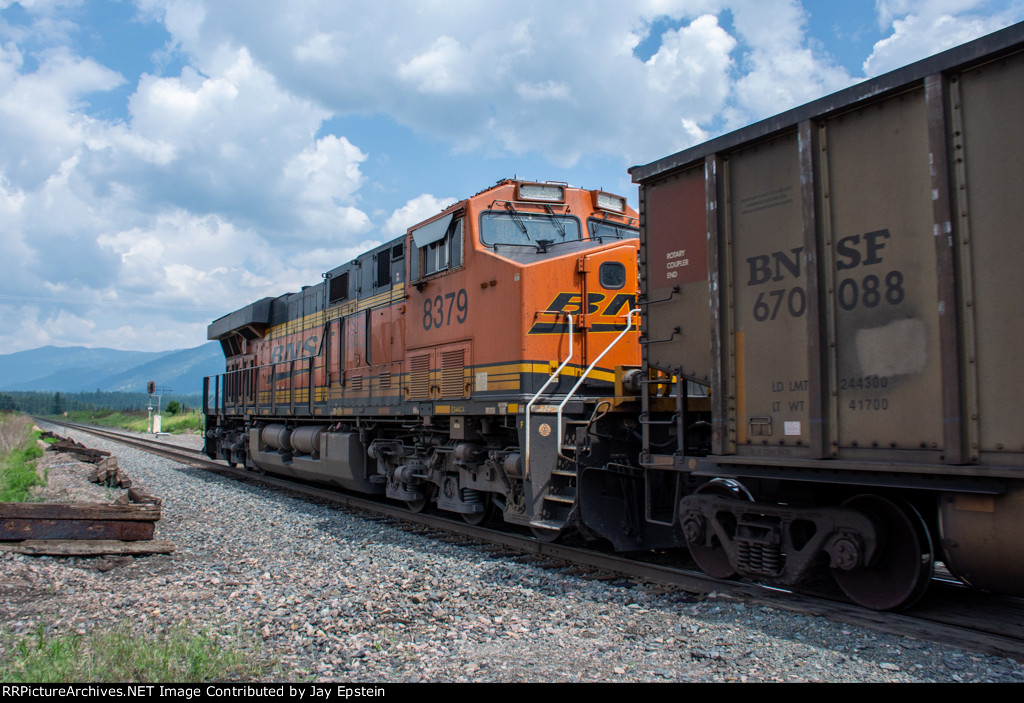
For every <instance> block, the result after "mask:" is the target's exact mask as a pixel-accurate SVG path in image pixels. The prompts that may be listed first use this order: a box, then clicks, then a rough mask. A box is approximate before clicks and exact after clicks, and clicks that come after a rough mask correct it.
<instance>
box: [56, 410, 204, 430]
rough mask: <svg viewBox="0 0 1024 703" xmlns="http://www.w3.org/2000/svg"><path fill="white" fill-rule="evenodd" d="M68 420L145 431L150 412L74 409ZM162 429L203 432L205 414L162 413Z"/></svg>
mask: <svg viewBox="0 0 1024 703" xmlns="http://www.w3.org/2000/svg"><path fill="white" fill-rule="evenodd" d="M63 419H64V416H63V415H62V416H60V417H55V418H53V421H54V422H55V423H57V424H60V422H61V421H62V420H63ZM68 422H81V423H83V424H88V425H101V426H103V427H120V428H123V429H126V430H132V431H133V432H145V431H146V430H147V423H148V422H149V413H148V411H146V410H141V411H138V410H136V411H122V410H74V411H72V412H69V413H68ZM160 431H161V432H170V433H171V434H183V433H185V432H202V431H203V416H202V414H201V413H199V411H198V410H191V411H189V412H187V413H184V412H183V413H180V414H178V415H166V414H165V415H161V417H160Z"/></svg>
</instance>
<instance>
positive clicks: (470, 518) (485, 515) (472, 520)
mask: <svg viewBox="0 0 1024 703" xmlns="http://www.w3.org/2000/svg"><path fill="white" fill-rule="evenodd" d="M492 505H493V503H491V499H490V497H489V496H488V498H487V499H486V500H485V501H484V509H483V512H479V513H461V515H462V519H463V521H464V522H466V524H469V525H473V526H474V527H476V526H477V525H482V524H484V523H485V522H487V521H488V520H490V519H491V513H493V512H494V510H493V509H492V507H491V506H492Z"/></svg>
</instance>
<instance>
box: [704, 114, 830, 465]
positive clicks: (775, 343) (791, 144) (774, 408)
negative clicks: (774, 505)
mask: <svg viewBox="0 0 1024 703" xmlns="http://www.w3.org/2000/svg"><path fill="white" fill-rule="evenodd" d="M722 165H723V171H724V178H723V182H724V188H723V190H724V193H722V194H721V197H720V199H719V202H720V203H722V207H723V208H724V213H723V214H724V215H725V224H724V228H723V236H724V238H725V241H726V242H727V244H726V246H725V250H726V251H727V252H728V254H727V266H728V268H729V271H730V274H729V275H728V277H727V280H728V281H730V282H731V284H730V285H728V286H727V288H726V290H725V291H724V292H725V295H726V299H727V300H730V301H731V302H730V304H729V305H728V306H727V308H728V310H729V313H728V314H727V316H726V317H727V320H729V324H730V329H731V334H730V335H729V337H728V341H727V342H726V344H725V345H724V346H725V348H726V349H727V350H728V351H729V353H730V357H731V358H732V360H733V363H732V364H731V365H730V370H731V377H730V378H729V379H728V381H727V383H728V386H729V387H730V388H731V389H733V391H734V393H731V394H730V395H733V396H734V397H735V405H734V406H733V407H734V409H733V410H732V413H734V414H735V418H736V420H735V423H730V426H729V430H730V432H734V433H735V441H736V442H737V443H738V444H739V445H740V446H744V445H754V446H758V447H759V446H762V445H771V446H773V447H787V448H794V449H795V448H806V447H807V446H808V444H809V441H810V432H809V430H810V416H809V412H810V403H809V394H808V387H809V384H808V367H807V348H808V297H807V285H806V282H805V274H806V269H807V252H806V246H805V243H804V234H803V220H802V209H801V200H800V192H801V190H800V164H799V158H798V149H797V135H796V133H795V132H792V133H789V134H785V135H783V136H780V137H778V138H776V139H773V140H771V141H770V142H765V143H761V144H758V145H755V146H752V147H749V148H747V149H743V150H740V151H737V152H735V153H732V154H730V155H728V157H725V158H723V159H722ZM723 201H724V202H723ZM812 261H813V259H812ZM730 347H731V348H730ZM800 451H802V449H801V450H800Z"/></svg>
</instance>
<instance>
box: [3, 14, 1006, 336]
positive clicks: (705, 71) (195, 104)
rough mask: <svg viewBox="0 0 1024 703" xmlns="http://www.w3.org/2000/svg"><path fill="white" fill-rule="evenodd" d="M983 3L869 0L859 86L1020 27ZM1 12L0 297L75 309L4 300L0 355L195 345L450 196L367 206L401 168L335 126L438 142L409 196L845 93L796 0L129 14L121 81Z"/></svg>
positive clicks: (653, 147) (611, 152)
mask: <svg viewBox="0 0 1024 703" xmlns="http://www.w3.org/2000/svg"><path fill="white" fill-rule="evenodd" d="M3 2H4V0H0V9H3V8H5V7H9V3H8V4H6V5H5V4H3ZM1002 3H1003V4H1001V5H1000V4H998V3H997V9H996V10H992V9H990V7H989V5H988V4H986V3H983V2H981V1H980V0H928V1H926V0H879V2H878V3H877V12H878V18H879V22H880V26H882V27H883V30H884V31H885V32H886V33H887V36H886V37H885V38H884V39H882V40H881V41H879V42H878V43H877V44H876V45H875V47H874V51H873V53H872V55H871V56H870V57H868V58H867V60H866V61H865V64H864V70H865V71H866V72H868V73H872V74H873V73H877V72H880V71H883V70H888V68H893V67H895V66H896V65H901V64H903V63H906V62H907V61H910V60H913V59H916V58H920V57H921V56H923V55H925V54H930V53H933V52H934V51H936V50H937V49H941V48H945V47H946V46H950V45H952V44H955V43H959V42H961V41H964V40H967V39H971V38H974V37H975V36H977V35H979V34H982V33H984V32H987V31H991V30H993V29H996V28H998V27H999V26H1004V25H1005V24H1007V23H1009V22H1012V21H1016V20H1018V19H1020V17H1021V14H1022V12H1021V6H1020V0H1002ZM20 4H21V5H22V7H23V8H24V12H19V16H20V17H23V18H24V17H27V19H25V20H24V21H19V22H14V21H10V22H4V21H2V20H3V19H4V18H0V141H2V143H3V144H4V149H2V150H0V217H2V218H3V220H4V226H3V227H2V228H0V245H2V246H3V250H4V252H5V254H7V255H8V256H10V257H12V259H13V260H14V261H15V262H16V265H15V266H13V267H12V268H11V270H10V272H9V275H8V276H7V277H6V279H5V280H4V281H0V302H3V301H5V300H9V299H12V298H10V297H8V298H3V297H2V296H4V295H7V296H14V295H21V294H22V292H23V291H27V290H33V291H44V292H46V291H48V292H49V294H51V295H53V296H55V297H58V298H60V299H61V300H63V301H71V302H70V303H62V304H65V305H67V306H69V310H70V311H69V312H68V311H65V312H63V313H60V312H57V311H55V310H54V309H53V308H51V307H48V306H46V305H45V304H42V303H39V304H36V303H35V302H33V303H32V305H31V306H28V307H25V308H24V309H20V310H19V311H18V313H17V314H16V315H14V316H12V317H11V318H9V319H11V320H12V321H13V322H12V324H10V325H9V326H8V328H7V329H8V330H14V331H13V332H5V333H0V344H8V345H9V346H8V347H7V349H17V348H26V346H28V347H31V346H37V345H38V344H39V343H40V340H43V339H45V340H49V341H45V342H42V343H50V342H51V341H63V342H64V343H72V341H73V343H90V344H95V345H107V346H121V347H122V348H124V347H131V346H133V345H137V348H149V349H152V348H166V345H173V346H192V345H194V344H195V343H196V340H197V339H202V338H203V336H204V329H205V321H206V320H207V319H208V318H209V317H210V316H211V315H210V312H209V311H208V310H199V309H198V308H203V307H209V306H211V305H213V306H215V307H217V308H218V310H220V311H222V312H226V311H228V310H230V309H233V308H234V307H237V306H240V305H242V304H245V303H246V302H249V301H251V300H253V299H255V298H258V297H262V296H264V295H278V294H281V293H283V292H285V291H287V290H296V289H298V288H299V286H301V285H303V284H309V283H315V282H317V281H318V280H319V275H320V273H322V272H323V271H324V270H327V269H329V268H331V267H333V266H335V265H337V264H338V263H341V262H344V261H348V260H350V259H352V258H353V257H355V256H356V255H358V254H359V253H361V252H362V251H364V250H365V249H366V248H367V247H369V246H372V245H373V244H374V243H376V242H377V241H385V240H386V239H388V238H390V237H393V236H398V235H399V234H401V233H402V232H403V231H405V229H406V228H407V227H408V226H409V225H412V224H415V223H416V222H418V221H421V220H423V219H425V218H427V217H430V216H431V215H434V214H436V213H437V212H438V211H440V210H441V209H443V208H444V207H445V206H447V205H448V204H450V203H451V202H454V201H453V200H452V199H450V198H440V197H437V196H434V195H431V194H428V193H424V194H422V195H420V196H418V197H415V198H412V199H411V200H408V201H407V202H405V204H404V205H402V206H401V207H398V208H397V209H396V207H395V206H396V204H397V203H400V202H402V201H403V200H405V198H407V197H408V194H405V195H403V196H402V197H401V198H400V199H399V200H397V202H388V201H383V202H382V201H378V200H374V198H375V197H376V196H377V195H378V194H379V193H382V192H389V189H390V191H392V192H393V190H394V189H395V185H394V184H393V183H391V182H383V180H384V179H383V178H381V177H380V176H379V175H378V176H376V177H377V178H378V180H377V181H376V182H375V181H374V180H373V177H372V176H371V175H370V174H376V173H379V166H378V164H380V163H381V162H382V161H383V160H385V159H390V160H391V162H392V164H393V169H394V170H395V171H396V172H398V171H400V169H402V168H403V164H402V163H400V160H401V159H402V158H403V155H402V154H400V153H399V152H398V151H397V147H396V151H394V152H388V153H382V152H383V151H384V147H382V146H381V145H382V144H383V143H384V140H383V139H382V138H380V136H379V134H376V133H370V136H367V134H368V132H357V131H355V129H353V132H352V133H351V134H348V133H346V132H345V129H344V128H339V127H338V125H339V124H346V123H345V122H344V118H345V117H348V116H352V115H358V116H359V119H364V120H366V121H371V120H379V121H380V122H386V123H387V124H388V125H389V126H393V125H394V124H397V125H400V126H402V127H403V128H405V129H406V130H408V133H410V134H413V135H415V140H416V141H417V142H418V143H430V144H431V145H432V146H435V145H441V148H440V149H437V150H435V153H436V154H440V156H438V157H437V159H438V163H437V173H438V174H439V176H438V181H437V182H436V183H434V182H427V183H417V185H415V186H414V187H415V190H410V193H417V192H422V191H423V190H435V191H440V190H442V189H444V190H446V189H447V188H448V186H446V185H445V183H446V181H445V180H444V176H445V175H446V174H445V169H446V168H448V165H447V164H446V162H444V159H443V152H444V151H445V149H446V148H447V149H450V150H451V151H455V152H459V153H462V154H472V155H473V157H474V158H477V157H479V160H480V161H481V162H485V161H486V160H487V159H488V158H489V157H492V156H500V157H505V158H507V157H508V156H509V155H517V156H519V155H521V156H522V157H524V161H526V160H527V159H529V162H528V163H530V168H533V167H534V166H533V164H536V163H541V164H542V165H544V166H551V167H552V168H553V169H555V168H557V167H560V166H564V167H569V166H571V165H573V164H578V163H586V161H587V160H588V159H597V158H603V159H606V160H610V161H618V162H621V163H622V164H623V165H625V164H627V163H637V162H644V161H646V160H650V159H654V158H658V157H660V156H663V155H665V154H668V153H672V152H673V151H676V150H679V149H682V148H685V147H687V146H691V145H693V144H695V143H698V142H699V141H701V140H704V139H706V138H708V137H709V136H713V135H714V134H716V133H719V132H720V131H722V130H724V129H727V128H731V127H738V126H741V125H742V124H746V123H748V122H750V121H753V120H755V119H759V118H763V117H766V116H768V115H770V114H773V113H775V112H778V111H781V110H784V109H787V108H789V107H793V106H795V105H797V104H799V103H802V102H805V101H807V100H811V99H813V98H815V97H818V96H819V95H822V94H825V93H827V92H830V91H832V90H835V89H838V88H841V87H843V86H844V85H846V84H848V83H849V82H851V81H853V80H854V79H855V77H852V76H850V75H848V74H847V73H846V72H845V71H844V70H842V69H841V68H839V67H837V66H836V65H835V64H834V62H832V60H831V59H830V58H829V57H828V56H827V55H825V54H822V53H821V52H820V51H819V50H818V47H817V45H816V44H815V43H814V42H813V41H810V40H809V39H808V36H807V28H806V17H805V13H804V11H803V9H802V7H801V5H800V4H799V3H798V2H796V1H795V0H644V1H642V2H639V3H621V2H613V1H606V2H596V3H594V4H591V5H587V6H586V7H585V9H581V7H580V6H578V5H577V4H573V3H564V4H562V3H550V2H547V1H546V0H523V2H521V3H519V4H517V5H516V8H515V13H514V18H513V19H510V16H511V15H510V12H509V10H508V8H507V7H504V6H500V5H496V4H494V3H481V2H478V1H477V0H448V1H447V2H443V3H442V2H431V3H424V2H420V1H413V0H405V1H399V0H395V1H394V2H388V3H381V2H379V1H378V0H351V1H349V2H346V3H337V2H333V1H331V0H307V1H306V2H304V3H301V4H299V5H295V4H280V3H252V2H249V0H218V1H217V2H210V1H209V0H136V2H135V6H136V7H137V8H138V11H139V17H138V19H139V21H140V22H146V21H148V22H152V23H156V24H158V25H159V26H160V27H162V29H164V30H166V32H167V35H168V37H169V40H168V41H167V43H166V45H164V46H162V47H161V46H154V47H152V49H153V53H154V56H155V58H153V63H152V64H150V65H147V66H144V67H140V68H139V69H138V71H137V72H135V73H133V74H132V73H128V71H127V70H126V69H125V68H124V66H126V65H129V63H128V62H126V61H119V63H118V64H117V66H118V70H117V71H115V70H113V69H112V68H110V67H108V66H104V65H102V62H101V61H100V60H99V59H97V58H94V57H90V56H87V55H79V54H78V53H76V52H84V51H85V49H83V48H81V47H85V46H93V45H95V43H93V42H83V41H81V38H82V37H83V36H85V35H86V34H87V33H91V34H90V35H89V36H90V37H91V38H92V37H94V36H100V37H101V38H103V31H104V29H103V28H102V27H98V26H89V27H78V26H76V25H75V24H74V22H75V21H79V20H80V19H82V18H85V17H87V16H88V14H89V13H88V12H87V8H88V6H87V5H82V4H79V3H78V2H77V1H76V0H66V1H63V0H53V1H51V2H44V1H43V0H36V1H34V2H29V1H28V0H24V1H23V2H21V3H20ZM120 7H121V8H124V7H126V6H123V5H122V6H120ZM12 15H13V13H12ZM7 19H10V17H8V18H7ZM654 27H659V28H662V29H659V30H657V31H658V33H659V34H660V36H652V32H654V31H655V30H654V29H653V28H654ZM665 27H668V28H667V29H664V28H665ZM151 28H152V27H149V29H151ZM104 39H105V40H106V38H104ZM109 42H110V43H111V44H114V43H115V42H116V39H115V38H114V37H110V38H109ZM641 44H643V46H644V47H645V48H644V51H647V50H648V49H650V53H647V54H645V56H649V59H648V60H646V61H645V60H643V59H641V58H639V57H638V56H637V55H636V54H635V53H634V51H635V50H637V48H638V47H640V46H641ZM652 44H653V46H652ZM72 47H78V48H72ZM128 53H130V52H128ZM121 58H123V57H119V59H121ZM168 67H173V69H170V68H168ZM126 95H127V96H129V97H127V98H125V96H126ZM104 100H106V101H114V102H118V101H119V102H120V103H121V104H118V105H114V106H113V107H110V106H109V102H108V103H104ZM99 104H104V105H105V107H104V108H103V109H97V107H96V105H99ZM120 108H123V110H121V109H120ZM111 115H113V116H111ZM333 118H342V119H338V120H334V119H333ZM356 135H358V136H356ZM375 140H376V141H375ZM410 140H411V139H410ZM541 155H542V156H541ZM374 168H377V169H378V170H377V171H374ZM540 177H544V176H540ZM421 180H422V179H421ZM625 180H626V179H625V176H624V174H623V176H622V178H621V181H620V182H619V183H617V184H616V185H620V186H622V187H623V188H628V187H629V185H628V183H625ZM400 182H401V181H400V179H398V178H396V179H395V181H394V183H400ZM584 185H586V184H584ZM402 187H408V186H407V185H403V186H402ZM448 192H450V191H448ZM457 195H459V196H460V197H461V196H465V195H467V194H466V193H458V194H457ZM392 197H393V196H392ZM367 213H373V216H372V217H371V215H369V214H367ZM3 304H4V305H8V304H7V303H3ZM8 307H10V306H8ZM62 314H63V317H62ZM86 323H91V324H86ZM58 324H60V325H65V326H66V328H67V329H66V331H65V332H56V331H54V330H56V329H59V328H55V327H54V325H58ZM33 325H36V326H42V328H41V329H45V330H49V331H39V329H40V328H37V327H33ZM197 334H198V335H199V336H198V337H196V336H195V335H197ZM4 335H6V336H4ZM190 335H191V336H190ZM188 340H191V341H188ZM10 345H13V346H10Z"/></svg>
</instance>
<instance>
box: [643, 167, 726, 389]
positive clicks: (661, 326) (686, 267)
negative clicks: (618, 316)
mask: <svg viewBox="0 0 1024 703" xmlns="http://www.w3.org/2000/svg"><path fill="white" fill-rule="evenodd" d="M642 197H643V198H644V200H645V202H646V205H645V208H644V211H645V212H646V221H645V222H644V227H643V237H644V242H643V244H644V246H643V247H642V250H643V252H644V255H643V256H644V258H643V261H642V266H643V269H644V276H645V282H646V286H647V296H646V297H647V300H648V301H649V303H648V309H647V311H646V312H648V313H651V312H654V314H653V315H648V316H645V318H644V322H643V324H644V336H645V337H646V338H647V342H646V344H647V347H648V353H649V355H650V364H651V365H652V366H654V367H656V368H659V369H661V370H663V371H669V372H672V373H681V374H682V375H683V376H685V377H686V378H689V379H691V380H693V381H697V382H698V383H703V384H709V383H710V381H711V328H710V326H709V325H708V324H706V322H705V320H706V319H707V314H708V268H707V228H706V226H705V220H704V201H705V188H704V167H703V165H700V166H698V167H697V168H692V169H690V170H688V171H686V172H684V173H682V174H680V175H673V176H671V177H669V178H667V179H664V180H661V181H658V182H656V183H652V184H649V185H647V186H646V187H645V188H644V189H643V195H642Z"/></svg>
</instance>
